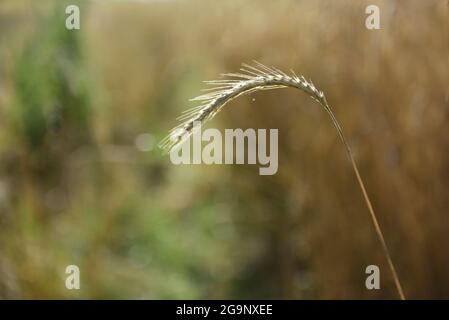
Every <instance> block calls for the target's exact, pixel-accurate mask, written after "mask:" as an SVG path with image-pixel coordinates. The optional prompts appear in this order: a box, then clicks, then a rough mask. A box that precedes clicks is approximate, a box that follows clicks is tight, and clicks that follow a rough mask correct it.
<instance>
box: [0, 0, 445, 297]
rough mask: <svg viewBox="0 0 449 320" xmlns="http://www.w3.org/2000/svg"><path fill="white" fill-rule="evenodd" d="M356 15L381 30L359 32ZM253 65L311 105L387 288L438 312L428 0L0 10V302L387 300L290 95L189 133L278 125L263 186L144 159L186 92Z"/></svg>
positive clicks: (235, 108)
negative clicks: (300, 80)
mask: <svg viewBox="0 0 449 320" xmlns="http://www.w3.org/2000/svg"><path fill="white" fill-rule="evenodd" d="M68 3H71V4H72V3H78V4H80V6H81V8H82V16H81V25H82V27H81V30H80V31H67V30H66V29H65V27H64V23H65V18H66V15H65V6H66V5H67V4H68ZM369 4H377V5H379V7H380V8H381V26H382V30H374V31H370V30H367V29H366V28H365V18H366V14H365V7H366V6H367V5H369ZM253 59H257V60H259V61H261V62H263V63H266V64H269V65H275V66H277V67H279V68H281V69H283V70H289V69H290V68H292V69H294V70H295V71H297V72H298V73H302V74H304V75H305V76H306V77H310V78H312V80H313V81H314V83H315V84H316V85H317V86H318V87H319V88H320V89H322V90H323V91H324V92H325V93H326V95H327V98H328V101H329V103H330V104H331V105H332V107H333V108H334V110H335V112H336V115H337V118H338V119H339V121H340V123H341V124H342V127H343V129H344V131H345V132H346V135H347V136H348V139H349V141H350V144H351V145H352V148H353V150H354V152H355V153H356V158H357V161H358V163H359V165H360V170H361V173H362V175H363V177H364V178H365V181H366V184H367V189H368V192H369V194H370V196H371V197H372V200H373V205H374V207H375V209H376V211H377V214H378V216H379V219H380V223H381V225H382V227H383V229H384V233H385V236H386V240H387V242H388V244H389V247H390V250H391V253H392V258H393V260H394V262H395V263H396V266H397V268H398V273H399V277H400V278H401V280H402V282H403V285H404V290H405V293H406V295H407V296H408V297H409V298H445V299H449V273H448V270H449V134H448V127H449V3H448V2H447V1H446V0H429V1H422V0H410V1H387V0H385V1H380V0H366V1H365V0H363V1H349V0H339V1H327V0H321V1H293V0H280V1H268V0H266V1H255V0H249V1H237V0H230V1H220V2H219V1H194V0H192V1H176V0H172V1H163V0H160V1H141V2H139V1H108V0H91V1H88V0H87V1H81V2H80V1H56V0H54V1H50V0H46V1H32V0H3V1H1V3H0V298H4V299H12V298H125V299H141V298H149V299H154V298H159V299H164V298H188V299H190V298H236V299H240V298H293V299H323V298H337V299H348V298H360V299H373V298H385V299H393V298H394V299H395V298H397V295H396V292H395V289H394V285H393V282H392V278H391V275H390V273H389V271H388V268H387V265H386V262H385V259H384V257H383V255H382V251H381V247H380V245H379V242H378V240H377V238H376V235H375V233H374V229H373V226H372V223H371V220H370V217H369V214H368V212H367V210H366V207H365V204H364V202H363V198H362V195H361V193H360V190H359V189H358V187H357V185H356V180H355V177H354V174H353V172H352V169H351V167H350V165H349V163H348V160H347V158H346V154H345V152H344V149H343V147H342V146H341V144H340V143H339V141H338V137H337V134H336V133H335V131H334V129H333V127H332V125H331V122H330V121H329V119H328V117H327V115H326V114H325V113H324V112H323V110H321V109H320V108H319V107H318V105H317V104H316V103H314V102H313V101H311V100H310V98H308V97H306V96H304V95H302V94H298V93H297V92H295V91H294V90H287V89H285V90H280V91H267V92H261V93H256V94H252V95H251V96H246V97H242V98H240V99H237V100H236V101H234V102H232V104H230V105H229V106H227V108H226V111H225V112H222V113H220V115H219V116H217V117H216V118H215V119H214V120H213V121H212V122H210V123H209V124H208V125H207V127H212V126H214V127H215V126H216V127H218V128H225V127H226V128H279V171H278V173H277V174H276V175H274V176H259V175H258V169H257V167H256V166H206V165H196V166H178V167H177V166H173V165H172V164H171V163H170V161H169V159H168V157H164V156H163V155H162V154H161V152H160V150H158V149H157V148H156V144H157V142H158V141H159V140H160V139H162V138H163V136H164V135H165V134H166V133H167V131H168V130H169V129H170V128H171V127H173V126H174V125H175V124H176V120H175V118H176V116H177V115H178V114H179V113H180V111H182V110H184V109H185V108H186V107H188V106H191V105H192V104H191V103H189V102H188V101H187V100H188V99H189V98H191V97H193V96H195V95H197V94H198V93H199V90H200V89H201V88H202V81H203V80H210V79H214V78H216V76H217V75H218V74H219V73H221V72H233V71H237V70H238V68H239V66H240V64H241V63H242V62H251V61H252V60H253ZM70 264H76V265H78V266H79V267H80V269H81V290H78V291H76V290H74V291H69V290H67V289H66V288H65V286H64V279H65V276H66V275H65V274H64V270H65V267H66V266H67V265H70ZM369 264H376V265H379V266H380V269H381V290H378V291H376V290H373V291H368V290H366V289H365V286H364V283H365V277H366V275H365V273H364V272H365V267H366V266H367V265H369Z"/></svg>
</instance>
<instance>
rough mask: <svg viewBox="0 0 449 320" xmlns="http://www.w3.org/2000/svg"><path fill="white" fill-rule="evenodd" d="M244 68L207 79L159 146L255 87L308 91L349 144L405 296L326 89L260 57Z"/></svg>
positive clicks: (177, 139)
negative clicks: (214, 78)
mask: <svg viewBox="0 0 449 320" xmlns="http://www.w3.org/2000/svg"><path fill="white" fill-rule="evenodd" d="M242 66H243V67H242V68H241V69H240V71H241V72H239V73H225V74H222V76H224V77H226V79H223V80H213V81H205V83H206V84H207V85H210V86H211V88H209V89H205V90H206V91H208V93H205V94H203V95H200V96H198V97H196V98H193V99H191V101H200V105H199V106H197V107H194V108H192V109H189V110H186V111H184V112H183V114H182V115H181V116H180V117H179V118H178V120H181V121H184V122H182V123H181V124H180V125H179V126H177V127H175V128H173V129H172V130H171V131H170V134H169V135H168V136H167V137H166V138H165V139H163V140H162V141H161V143H160V144H159V146H160V147H161V148H163V149H165V150H171V149H172V148H175V147H177V146H178V145H180V144H182V143H183V142H184V141H185V140H186V139H188V138H189V136H190V135H191V134H192V132H193V129H194V124H195V123H196V122H200V123H205V122H206V121H208V120H210V119H212V118H213V117H214V116H215V115H216V114H217V112H219V111H220V110H221V109H222V108H223V107H224V106H225V105H226V104H227V103H228V102H229V101H231V100H233V99H235V98H237V97H238V96H241V95H244V94H248V93H250V92H253V91H259V90H270V89H277V88H286V87H291V88H296V89H299V90H301V91H303V92H305V93H307V94H308V95H309V96H310V97H311V98H313V99H314V100H316V101H317V102H318V103H319V104H320V105H321V106H322V107H323V108H324V110H326V112H327V114H328V115H329V116H330V118H331V120H332V123H333V124H334V126H335V128H336V129H337V132H338V135H339V137H340V140H341V142H342V143H343V145H344V146H345V149H346V152H347V154H348V157H349V160H350V161H351V165H352V168H353V170H354V173H355V175H356V178H357V181H358V183H359V186H360V189H361V190H362V193H363V197H364V199H365V203H366V206H367V207H368V211H369V213H370V216H371V219H372V221H373V224H374V228H375V231H376V233H377V236H378V238H379V241H380V243H381V245H382V249H383V251H384V254H385V257H386V260H387V262H388V266H389V268H390V270H391V273H392V275H393V279H394V283H395V285H396V289H397V291H398V294H399V297H400V298H401V299H402V300H405V296H404V292H403V290H402V286H401V283H400V281H399V277H398V275H397V272H396V268H395V266H394V264H393V261H392V259H391V256H390V252H389V250H388V247H387V244H386V242H385V238H384V236H383V233H382V229H381V228H380V225H379V222H378V220H377V217H376V214H375V212H374V209H373V206H372V205H371V201H370V199H369V197H368V193H367V192H366V188H365V185H364V183H363V180H362V178H361V176H360V173H359V170H358V167H357V164H356V162H355V159H354V156H353V153H352V151H351V148H350V147H349V144H348V142H347V140H346V138H345V136H344V134H343V131H342V129H341V127H340V124H339V123H338V121H337V119H336V118H335V115H334V113H333V112H332V109H331V107H330V106H329V104H328V103H327V100H326V97H325V96H324V93H323V92H322V91H319V90H318V89H317V88H316V87H315V85H314V84H313V83H312V81H311V80H306V79H305V78H304V77H303V76H297V75H296V74H295V72H294V71H293V70H291V73H292V74H291V75H288V74H286V73H284V72H282V71H281V70H279V69H277V68H275V67H267V66H265V65H263V64H261V63H259V62H257V61H254V65H253V66H251V65H247V64H242Z"/></svg>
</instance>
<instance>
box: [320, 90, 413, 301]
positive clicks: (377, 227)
mask: <svg viewBox="0 0 449 320" xmlns="http://www.w3.org/2000/svg"><path fill="white" fill-rule="evenodd" d="M323 107H324V109H325V110H326V112H327V113H328V114H329V116H330V117H331V119H332V122H333V124H334V126H335V128H336V129H337V132H338V135H339V137H340V140H341V141H342V142H343V144H344V146H345V148H346V152H347V154H348V156H349V159H350V160H351V164H352V168H353V169H354V172H355V175H356V177H357V181H358V183H359V186H360V189H362V193H363V197H364V198H365V203H366V206H367V207H368V210H369V213H370V215H371V219H372V220H373V224H374V229H375V230H376V233H377V236H378V238H379V241H380V243H381V245H382V249H383V251H384V254H385V257H386V259H387V262H388V266H389V268H390V271H391V273H392V275H393V279H394V283H395V285H396V289H397V291H398V294H399V297H400V298H401V300H405V295H404V291H403V290H402V285H401V282H400V281H399V277H398V274H397V272H396V268H395V267H394V264H393V260H392V259H391V256H390V251H389V250H388V247H387V243H386V241H385V238H384V235H383V233H382V229H381V228H380V225H379V222H378V221H377V216H376V214H375V213H374V209H373V206H372V204H371V201H370V199H369V197H368V193H367V192H366V189H365V184H364V183H363V180H362V178H361V176H360V173H359V169H358V167H357V164H356V162H355V160H354V156H353V154H352V151H351V148H350V147H349V143H348V142H347V140H346V138H345V136H344V134H343V131H342V130H341V127H340V125H339V123H338V121H337V119H336V118H335V115H334V113H333V112H332V109H331V108H330V106H329V104H328V103H327V101H326V98H324V99H323Z"/></svg>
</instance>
